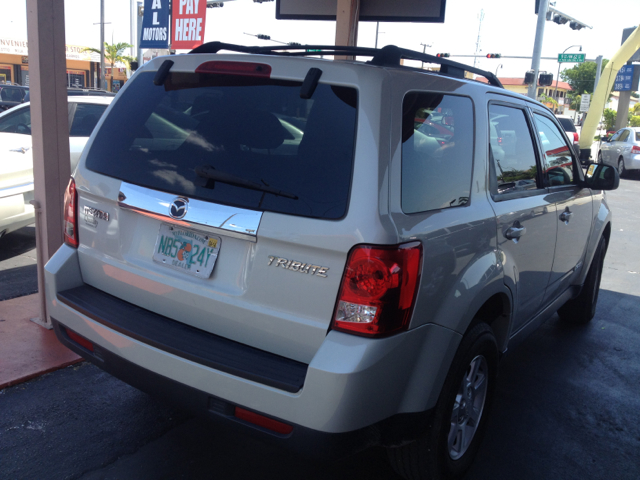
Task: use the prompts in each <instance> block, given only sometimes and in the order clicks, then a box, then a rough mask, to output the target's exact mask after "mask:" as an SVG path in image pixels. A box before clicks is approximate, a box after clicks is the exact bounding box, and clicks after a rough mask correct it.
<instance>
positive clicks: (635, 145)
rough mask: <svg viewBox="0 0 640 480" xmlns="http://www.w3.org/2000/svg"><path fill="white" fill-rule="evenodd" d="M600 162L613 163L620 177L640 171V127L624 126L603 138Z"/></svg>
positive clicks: (599, 154)
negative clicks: (607, 137)
mask: <svg viewBox="0 0 640 480" xmlns="http://www.w3.org/2000/svg"><path fill="white" fill-rule="evenodd" d="M598 163H606V164H608V165H613V166H614V167H616V168H617V169H618V174H619V175H620V177H624V176H627V175H628V174H630V173H632V172H634V173H637V172H638V171H640V127H627V128H622V129H620V130H618V131H617V132H616V133H614V134H613V135H612V136H611V137H610V138H609V139H608V140H603V142H602V144H601V145H600V152H599V153H598Z"/></svg>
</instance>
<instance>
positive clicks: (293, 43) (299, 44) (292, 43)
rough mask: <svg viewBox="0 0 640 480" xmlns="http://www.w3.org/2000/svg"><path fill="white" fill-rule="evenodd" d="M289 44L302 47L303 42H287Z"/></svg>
mask: <svg viewBox="0 0 640 480" xmlns="http://www.w3.org/2000/svg"><path fill="white" fill-rule="evenodd" d="M254 1H255V0H254ZM287 45H289V46H290V47H301V46H302V44H301V43H298V42H289V43H287Z"/></svg>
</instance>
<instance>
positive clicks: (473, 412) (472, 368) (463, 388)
mask: <svg viewBox="0 0 640 480" xmlns="http://www.w3.org/2000/svg"><path fill="white" fill-rule="evenodd" d="M488 382H489V367H488V364H487V360H486V359H485V358H484V356H482V355H478V356H477V357H475V358H474V359H473V360H471V363H470V364H469V366H468V367H467V371H466V372H465V374H464V377H463V378H462V382H461V383H460V388H459V389H458V393H457V394H456V399H455V403H454V404H453V411H452V412H451V427H450V429H449V435H448V437H447V442H448V443H447V444H448V448H449V456H450V457H451V458H452V459H453V460H457V459H459V458H460V457H462V456H463V455H464V454H465V452H466V451H467V449H468V448H469V445H470V444H471V441H472V440H473V437H474V436H475V434H476V431H477V430H478V425H479V424H480V419H481V418H482V413H483V411H484V403H485V400H486V398H487V386H488V385H487V384H488Z"/></svg>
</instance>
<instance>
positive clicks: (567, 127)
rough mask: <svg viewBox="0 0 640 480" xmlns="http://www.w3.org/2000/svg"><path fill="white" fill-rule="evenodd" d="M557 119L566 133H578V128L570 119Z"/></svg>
mask: <svg viewBox="0 0 640 480" xmlns="http://www.w3.org/2000/svg"><path fill="white" fill-rule="evenodd" d="M556 118H557V119H558V121H559V122H560V125H562V128H564V131H565V132H575V131H576V126H575V125H574V124H573V120H571V119H570V118H566V117H556Z"/></svg>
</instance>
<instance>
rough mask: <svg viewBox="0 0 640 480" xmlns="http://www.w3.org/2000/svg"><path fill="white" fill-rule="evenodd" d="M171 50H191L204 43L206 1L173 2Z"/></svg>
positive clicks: (175, 0) (179, 0) (186, 0)
mask: <svg viewBox="0 0 640 480" xmlns="http://www.w3.org/2000/svg"><path fill="white" fill-rule="evenodd" d="M172 3H173V7H172V12H171V13H172V25H171V27H172V28H171V48H173V49H176V50H177V49H192V48H195V47H197V46H198V45H202V44H203V43H204V24H205V21H206V19H207V0H173V2H172Z"/></svg>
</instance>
